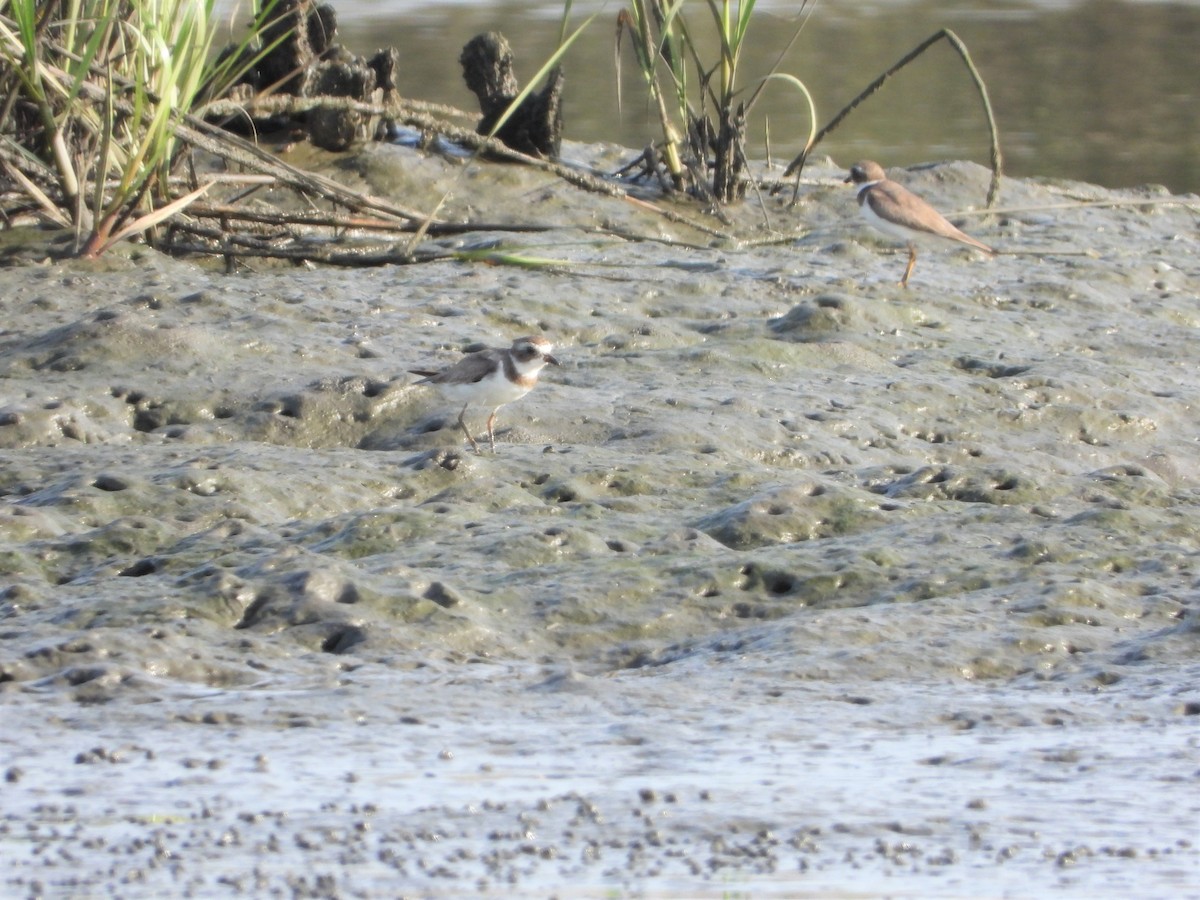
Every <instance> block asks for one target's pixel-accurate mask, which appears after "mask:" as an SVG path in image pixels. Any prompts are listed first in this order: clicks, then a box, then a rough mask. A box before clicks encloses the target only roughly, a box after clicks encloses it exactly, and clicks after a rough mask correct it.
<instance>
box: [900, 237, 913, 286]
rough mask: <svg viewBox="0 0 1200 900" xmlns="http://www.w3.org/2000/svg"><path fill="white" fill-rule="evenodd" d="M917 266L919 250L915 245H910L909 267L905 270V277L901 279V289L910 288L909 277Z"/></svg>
mask: <svg viewBox="0 0 1200 900" xmlns="http://www.w3.org/2000/svg"><path fill="white" fill-rule="evenodd" d="M916 264H917V248H916V245H915V244H912V243H910V244H909V245H908V265H907V266H906V267H905V269H904V277H903V278H901V279H900V287H908V276H909V275H911V274H912V270H913V268H914V267H915V266H916Z"/></svg>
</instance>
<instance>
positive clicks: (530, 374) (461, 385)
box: [409, 335, 558, 453]
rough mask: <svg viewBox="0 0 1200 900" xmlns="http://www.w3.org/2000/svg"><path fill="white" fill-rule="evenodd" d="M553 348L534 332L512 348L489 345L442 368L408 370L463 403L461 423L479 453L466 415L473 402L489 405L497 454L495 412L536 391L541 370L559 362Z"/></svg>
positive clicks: (490, 434) (489, 423) (490, 431)
mask: <svg viewBox="0 0 1200 900" xmlns="http://www.w3.org/2000/svg"><path fill="white" fill-rule="evenodd" d="M553 349H554V346H553V345H552V344H551V343H550V342H549V341H548V340H546V339H545V338H543V337H540V336H537V335H534V336H531V337H523V338H517V339H516V340H515V341H513V344H512V346H511V347H509V348H503V347H489V348H488V349H485V350H478V351H476V352H475V353H468V354H467V355H466V356H464V357H463V358H462V359H460V360H459V361H458V362H456V363H455V364H454V365H452V366H450V367H449V368H446V369H442V370H440V371H431V370H428V369H409V372H410V373H411V374H413V375H422V376H424V377H423V378H422V379H421V380H420V381H418V382H416V383H417V384H432V385H433V386H434V387H436V388H437V389H438V390H439V391H441V392H442V394H443V395H444V396H445V397H446V398H447V399H448V400H453V401H455V402H462V405H463V408H462V411H461V412H460V413H459V414H458V425H459V427H460V428H461V429H462V430H463V434H465V435H466V436H467V441H468V442H469V443H470V445H471V449H472V450H474V451H475V452H476V453H478V452H479V445H478V444H477V443H475V438H473V437H471V431H470V429H469V428H467V423H466V422H465V421H463V416H465V415H466V412H467V407H468V406H470V405H471V404H473V403H474V404H477V405H482V406H490V407H491V408H492V414H491V415H490V416H488V420H487V432H488V441H490V442H491V445H492V452H493V453H495V452H496V432H495V430H494V426H495V424H496V413H497V412H499V411H500V407H502V406H504V405H505V404H506V403H512V402H513V401H514V400H520V399H521V398H522V397H524V396H525V395H526V394H528V393H529V392H530V391H531V390H533V387H534V385H536V384H537V380H538V373H539V372H540V371H541V370H542V368H543V367H544V366H545V365H546V364H547V363H550V364H551V365H554V366H557V365H558V360H557V359H555V358H554V357H553V356H552V355H551V353H550V351H551V350H553Z"/></svg>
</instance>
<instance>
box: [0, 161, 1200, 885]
mask: <svg viewBox="0 0 1200 900" xmlns="http://www.w3.org/2000/svg"><path fill="white" fill-rule="evenodd" d="M621 152H622V151H620V150H618V149H617V148H613V147H583V146H579V145H572V146H570V147H569V148H568V153H569V155H571V156H572V157H573V158H575V159H577V160H579V161H581V162H585V163H588V164H591V165H597V166H600V165H601V164H602V163H607V162H609V161H611V160H612V159H614V158H616V157H618V156H619V155H620V153H621ZM334 168H335V169H336V170H337V171H339V172H341V173H342V175H343V176H344V177H351V178H358V179H361V183H365V184H367V185H369V186H371V187H372V189H373V190H377V191H378V192H380V193H385V192H386V193H391V194H393V195H397V193H398V189H397V188H396V184H397V182H398V180H400V179H407V180H406V181H405V184H406V187H405V189H404V190H405V194H404V195H405V196H406V198H407V200H406V202H408V203H409V204H411V205H420V204H423V203H427V202H429V201H430V198H434V197H437V196H440V195H441V192H442V191H444V190H445V187H446V185H447V184H450V185H453V186H454V188H455V189H454V193H453V195H452V196H451V198H450V200H449V202H448V203H447V205H446V207H445V209H446V214H447V215H449V216H453V215H456V214H460V213H461V212H462V210H463V209H464V208H465V207H466V206H468V205H469V206H470V207H471V208H472V209H473V210H474V212H475V214H476V215H478V216H479V217H481V218H485V219H487V220H489V221H501V220H503V219H504V218H505V217H506V216H509V217H521V218H524V219H528V218H529V216H530V215H531V212H530V211H531V210H532V214H533V215H535V216H536V218H537V219H538V220H539V221H543V222H546V223H548V224H551V225H555V226H556V227H555V228H553V229H552V230H549V231H547V232H546V233H545V234H543V235H539V236H529V235H521V236H519V237H517V238H513V237H512V236H510V235H504V234H501V233H491V234H475V235H468V236H466V237H464V238H462V239H456V241H457V242H458V243H461V244H464V245H468V246H481V245H484V244H486V243H488V242H495V241H501V242H504V243H505V244H507V245H510V246H511V245H517V246H519V247H520V248H522V249H525V250H526V251H528V252H530V253H535V254H536V255H538V256H541V257H551V258H555V259H558V260H559V261H560V264H559V265H556V266H554V267H549V268H537V269H521V268H514V267H506V266H498V265H484V264H479V263H461V262H455V261H445V262H441V263H434V264H427V265H420V266H408V267H387V268H378V269H369V270H359V271H328V270H298V269H273V268H271V267H269V266H263V265H259V266H256V267H253V268H252V269H251V270H247V271H243V272H241V273H240V274H237V275H233V276H226V275H220V274H216V273H215V272H214V271H212V270H211V268H209V267H206V266H203V265H198V264H194V263H190V262H186V261H178V260H169V259H165V258H163V257H160V256H158V255H156V254H153V253H150V252H147V251H143V250H136V249H135V250H133V251H132V252H131V253H130V254H128V255H127V256H125V257H114V258H112V259H110V260H106V261H105V262H103V263H100V264H85V263H68V264H54V265H51V264H42V263H37V262H29V263H27V264H24V265H14V266H10V267H8V268H5V269H3V270H0V280H2V281H3V296H4V297H5V304H6V321H5V326H4V331H3V333H2V334H0V446H2V447H3V448H4V449H3V450H0V460H2V465H0V540H2V544H0V554H2V557H0V559H2V560H3V564H4V569H5V572H6V581H7V587H5V588H4V589H3V594H2V595H0V616H2V617H3V619H2V621H3V629H2V631H0V637H2V640H0V688H3V694H2V695H0V702H2V703H3V707H4V708H3V716H4V722H5V727H4V728H3V729H2V730H0V748H3V749H2V754H3V756H2V758H3V761H4V769H5V770H6V772H7V774H8V780H7V781H6V783H5V784H4V785H3V787H2V788H0V790H2V791H3V796H4V804H3V810H4V812H3V814H2V815H0V858H2V859H3V861H4V862H5V863H6V866H5V873H6V874H5V876H4V889H5V891H6V892H8V893H11V894H13V895H16V896H26V895H28V896H32V895H42V896H77V895H110V894H111V895H120V896H123V897H135V896H162V895H164V893H169V894H174V895H181V896H185V895H193V896H213V895H226V894H237V893H242V894H250V895H262V894H267V893H272V892H286V891H289V890H290V891H293V892H295V893H299V894H301V895H314V896H350V895H353V896H381V897H382V896H395V895H397V894H404V895H413V896H461V895H464V894H466V895H471V894H480V895H493V896H513V895H517V896H521V895H524V896H545V895H549V894H555V895H559V896H728V895H729V894H731V893H738V892H744V893H747V894H750V895H753V896H830V895H833V896H878V895H881V894H888V895H891V896H911V897H929V896H947V897H955V896H968V895H969V896H997V897H1002V896H1028V895H1030V894H1031V893H1036V894H1048V895H1054V896H1079V897H1085V896H1086V897H1091V896H1098V895H1108V896H1123V897H1130V896H1134V897H1161V896H1180V895H1187V894H1188V893H1189V892H1194V887H1195V885H1196V884H1197V882H1198V879H1200V853H1198V851H1197V847H1196V838H1197V835H1196V829H1195V823H1196V821H1197V815H1198V814H1200V802H1197V801H1196V800H1195V799H1194V797H1196V796H1200V794H1197V792H1196V790H1195V786H1196V778H1197V772H1198V771H1200V768H1198V766H1197V762H1198V761H1200V746H1198V742H1200V728H1198V727H1197V725H1198V723H1200V718H1197V714H1198V713H1200V692H1198V690H1197V687H1196V685H1197V683H1198V682H1197V675H1198V674H1200V670H1198V668H1197V662H1196V660H1197V656H1196V648H1197V640H1198V639H1200V637H1198V636H1200V629H1198V627H1197V622H1198V619H1197V612H1196V606H1195V603H1196V584H1197V581H1196V579H1197V572H1196V561H1197V548H1198V546H1200V509H1198V506H1197V496H1198V494H1197V484H1198V481H1197V476H1198V474H1200V470H1198V467H1197V464H1196V448H1195V444H1196V431H1195V410H1194V398H1195V397H1196V396H1197V383H1196V382H1197V375H1196V370H1195V366H1194V364H1193V361H1192V355H1191V354H1192V349H1191V348H1192V344H1193V343H1194V336H1195V331H1196V328H1197V327H1198V326H1200V316H1197V313H1196V309H1197V300H1198V299H1200V297H1198V296H1197V292H1196V285H1197V284H1198V283H1200V279H1198V277H1197V276H1198V275H1200V271H1198V270H1200V264H1198V263H1197V262H1196V260H1197V258H1198V257H1197V249H1198V248H1197V244H1198V243H1200V239H1198V237H1197V230H1196V222H1197V211H1196V206H1195V201H1194V198H1192V199H1191V200H1190V201H1184V202H1181V201H1180V198H1171V197H1169V196H1168V195H1166V194H1165V193H1163V192H1161V191H1138V192H1133V191H1127V192H1115V193H1114V192H1108V191H1104V190H1102V189H1100V188H1096V187H1093V186H1089V185H1085V184H1081V183H1066V182H1054V181H1034V180H1015V179H1014V180H1007V181H1006V182H1005V184H1004V188H1003V192H1002V197H1001V201H1000V204H1001V206H1002V207H1005V208H1009V209H1019V210H1021V211H1016V212H1009V213H1007V214H1004V215H1002V216H999V217H996V218H992V219H988V220H983V219H978V218H973V217H972V218H966V219H964V220H963V221H964V222H965V223H966V226H967V228H968V230H970V231H972V232H973V233H976V234H977V235H978V236H979V237H980V238H982V239H984V240H987V241H988V242H990V243H995V244H996V245H998V246H1000V247H1001V248H1002V249H1004V250H1006V251H1009V252H1007V253H1006V254H1004V255H1002V256H1000V257H998V258H996V259H994V260H987V259H982V258H980V257H978V256H976V255H974V254H972V253H970V252H966V251H959V250H957V249H953V248H945V249H939V250H929V251H922V254H921V256H920V258H919V261H918V264H917V268H916V272H915V274H914V276H913V281H912V287H911V288H910V289H909V290H907V291H905V290H902V289H900V288H898V287H897V286H896V284H895V281H896V278H897V277H898V276H899V274H900V271H901V270H902V268H903V262H904V257H903V254H897V253H896V252H894V249H893V248H891V247H889V246H888V245H887V244H886V243H879V242H877V241H876V240H875V239H874V238H873V237H872V236H871V235H870V234H868V233H866V232H863V231H862V230H860V229H859V228H858V227H857V225H855V224H854V221H855V220H854V218H853V214H854V210H853V194H852V193H851V192H850V190H849V188H846V187H845V186H843V185H841V183H840V180H839V176H840V174H841V169H840V168H838V167H835V166H833V165H832V164H831V163H828V162H818V163H817V164H816V166H814V168H813V170H812V171H811V172H809V173H808V178H807V180H806V182H805V184H804V185H803V191H802V198H801V203H800V205H799V206H798V207H797V208H796V209H794V210H793V209H788V208H787V206H786V203H785V199H786V198H784V197H782V196H780V197H772V198H768V201H767V203H768V209H767V213H768V215H769V217H770V219H771V223H772V227H773V228H774V229H775V230H776V233H783V234H788V233H790V234H791V235H792V237H791V239H790V240H787V241H785V242H784V243H781V244H772V245H762V246H753V245H750V244H745V245H734V244H725V243H711V242H710V240H709V239H708V238H707V237H705V236H703V235H700V234H698V233H696V232H692V231H690V230H689V229H687V228H686V227H685V226H682V225H673V224H667V223H665V222H664V221H663V220H661V219H659V218H656V217H653V216H652V215H650V214H648V213H647V212H646V211H645V210H643V209H641V208H639V207H636V206H634V205H632V204H628V203H622V202H620V201H616V200H611V199H607V198H596V197H591V196H582V195H580V194H579V193H578V192H576V191H574V190H573V189H570V188H567V187H565V186H563V185H562V184H560V183H557V182H554V181H552V180H548V179H547V178H546V177H545V176H542V175H540V174H536V173H530V172H526V171H523V170H520V169H515V168H512V167H495V166H487V165H483V166H479V167H477V168H475V169H472V170H471V173H470V174H468V175H466V176H461V177H462V178H463V179H467V180H460V181H453V179H454V178H459V177H460V176H459V175H458V173H459V171H460V170H461V164H460V163H457V162H454V161H444V160H441V159H439V158H437V157H424V156H420V155H418V154H417V153H416V151H413V150H408V149H405V148H400V147H373V148H370V149H368V150H366V151H364V152H363V153H362V154H360V155H358V156H356V157H349V158H342V159H339V160H337V161H336V164H335V166H334ZM904 177H905V180H906V181H907V182H908V183H909V184H910V185H911V186H913V187H914V188H916V189H918V190H919V191H921V192H922V193H924V194H925V195H926V196H928V197H929V198H930V199H931V200H933V201H935V202H936V203H937V204H938V205H940V206H942V207H943V208H945V209H963V208H966V207H968V206H971V205H973V204H978V203H979V202H981V200H982V195H983V192H984V187H985V185H986V172H985V171H984V170H982V169H980V168H979V167H977V166H972V165H970V164H962V163H956V164H951V165H944V166H937V167H932V168H927V169H921V170H918V171H913V172H910V173H906V174H905V175H904ZM421 191H425V192H427V195H428V196H426V195H423V194H421ZM1081 201H1082V202H1092V201H1107V202H1108V203H1115V204H1117V205H1115V206H1111V205H1108V206H1106V205H1082V203H1081ZM1133 202H1136V203H1140V204H1142V205H1130V204H1131V203H1133ZM683 211H684V212H686V213H687V215H689V216H692V217H695V218H700V217H701V213H700V211H698V210H696V209H694V208H684V210H683ZM739 215H740V216H742V217H743V220H742V223H741V224H742V225H743V227H744V228H745V230H747V231H752V230H753V228H754V227H755V223H757V222H758V221H760V217H761V213H760V212H756V211H755V210H753V209H750V208H747V209H745V210H742V211H740V212H739ZM596 222H604V223H608V224H609V225H610V226H611V227H613V228H621V229H633V230H636V231H639V232H641V233H649V232H655V233H662V234H663V235H664V236H667V237H670V238H671V239H672V242H667V243H636V244H634V243H627V242H623V241H620V240H617V239H615V238H610V237H599V236H597V235H596V234H595V233H594V232H593V231H591V230H589V228H590V226H591V225H592V224H593V223H596ZM572 226H578V227H572ZM759 233H762V234H764V235H765V234H767V232H766V230H765V229H761V228H760V229H759ZM684 242H687V243H684ZM531 332H541V333H544V334H546V335H547V336H548V337H549V338H551V339H552V340H553V341H554V342H555V344H556V350H555V353H556V355H557V356H558V357H559V358H560V359H561V360H562V361H563V363H564V365H563V366H562V367H561V368H559V369H553V368H552V369H548V370H547V371H546V372H545V373H544V376H543V380H542V383H541V384H540V385H539V386H538V387H537V388H536V390H535V391H534V392H533V393H531V394H530V395H529V396H528V397H526V398H525V399H523V400H521V401H520V402H518V403H516V404H513V405H511V406H509V407H506V408H504V409H503V410H501V412H500V416H499V423H498V432H499V434H498V438H499V447H498V452H497V453H496V454H494V455H493V454H490V453H485V454H483V455H480V456H475V455H474V454H471V453H469V452H468V451H467V450H466V449H465V447H464V446H463V441H462V435H461V434H460V433H459V432H458V430H457V427H456V425H455V422H454V419H455V416H456V415H457V410H455V409H450V408H447V407H446V405H445V404H443V403H442V402H441V401H439V400H438V398H437V397H436V395H435V394H433V393H431V392H428V391H427V390H426V389H425V388H421V387H416V386H413V385H412V384H411V382H412V381H414V380H415V378H413V377H411V376H408V375H406V374H404V373H405V372H406V370H407V369H409V368H418V367H425V366H428V365H431V364H445V363H449V362H451V361H453V360H455V359H457V358H458V356H459V354H460V352H461V351H462V350H463V349H464V348H467V347H469V346H471V345H472V344H473V342H477V341H481V342H484V343H488V344H505V343H507V342H508V341H510V340H511V339H512V338H513V337H515V336H519V335H520V334H525V333H531ZM484 417H485V413H472V414H471V417H470V418H469V421H470V422H471V424H472V425H473V427H474V428H475V430H476V433H478V432H479V431H480V430H481V429H482V420H483V418H484Z"/></svg>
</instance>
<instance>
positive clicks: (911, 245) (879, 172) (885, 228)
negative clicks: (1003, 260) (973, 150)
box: [845, 159, 996, 287]
mask: <svg viewBox="0 0 1200 900" xmlns="http://www.w3.org/2000/svg"><path fill="white" fill-rule="evenodd" d="M850 182H854V184H856V185H858V206H859V209H860V210H861V211H862V215H863V218H864V219H866V220H867V221H868V222H870V223H871V224H872V225H873V226H874V227H875V228H877V229H879V230H880V231H882V232H883V233H884V234H890V235H892V236H894V237H898V238H900V239H901V240H902V241H904V242H905V243H907V244H908V266H907V267H906V268H905V269H904V277H903V278H901V279H900V284H901V285H902V286H903V287H908V277H909V276H910V275H912V270H913V267H914V266H915V265H916V264H917V246H916V242H917V241H918V240H920V239H921V238H925V237H928V236H935V237H940V238H946V239H947V240H951V241H958V242H959V243H962V244H967V245H968V246H971V247H974V248H976V249H977V250H982V251H983V252H984V253H988V254H990V255H995V253H996V251H995V250H993V249H992V248H991V247H989V246H988V245H987V244H985V243H983V242H982V241H977V240H975V238H973V237H971V236H970V235H969V234H964V233H963V232H961V231H959V230H958V229H957V228H955V227H954V226H953V225H951V224H950V222H949V221H947V219H946V217H945V216H943V215H942V214H941V213H940V212H938V211H937V210H936V209H934V208H933V207H932V206H930V205H929V204H928V203H926V202H925V201H924V200H922V199H921V198H920V197H918V196H917V195H916V194H914V193H913V192H912V191H910V190H909V189H908V188H906V187H904V186H903V185H900V184H897V183H896V182H894V181H892V180H891V179H889V178H888V177H887V173H886V172H884V171H883V167H882V166H881V165H879V163H876V162H871V161H870V160H869V159H867V160H863V161H862V162H856V163H855V164H854V165H853V166H851V167H850V174H849V175H847V176H846V178H845V183H846V184H849V183H850Z"/></svg>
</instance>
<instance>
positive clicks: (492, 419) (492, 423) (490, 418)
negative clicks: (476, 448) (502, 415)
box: [488, 406, 500, 453]
mask: <svg viewBox="0 0 1200 900" xmlns="http://www.w3.org/2000/svg"><path fill="white" fill-rule="evenodd" d="M498 412H500V407H498V406H497V407H496V408H495V409H493V410H492V414H491V415H490V416H488V440H489V441H491V442H492V452H493V453H495V452H496V432H495V431H494V430H493V426H495V424H496V413H498Z"/></svg>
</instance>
